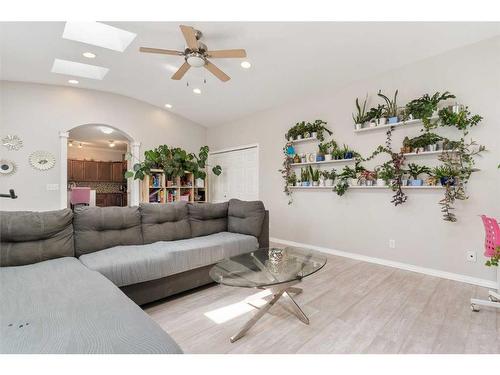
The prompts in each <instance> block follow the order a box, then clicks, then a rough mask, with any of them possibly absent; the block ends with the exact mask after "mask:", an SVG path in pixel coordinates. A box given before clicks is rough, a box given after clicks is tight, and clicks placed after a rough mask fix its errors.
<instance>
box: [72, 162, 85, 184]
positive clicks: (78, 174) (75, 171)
mask: <svg viewBox="0 0 500 375" xmlns="http://www.w3.org/2000/svg"><path fill="white" fill-rule="evenodd" d="M84 178H85V173H84V162H83V160H69V161H68V180H70V181H83V180H84Z"/></svg>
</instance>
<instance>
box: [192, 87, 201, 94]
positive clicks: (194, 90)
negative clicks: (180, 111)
mask: <svg viewBox="0 0 500 375" xmlns="http://www.w3.org/2000/svg"><path fill="white" fill-rule="evenodd" d="M193 92H194V93H195V94H201V90H200V89H199V88H196V89H193Z"/></svg>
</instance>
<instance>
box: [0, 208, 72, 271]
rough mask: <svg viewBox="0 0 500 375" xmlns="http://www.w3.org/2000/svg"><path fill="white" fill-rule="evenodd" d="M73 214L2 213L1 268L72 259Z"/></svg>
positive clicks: (68, 210) (65, 212)
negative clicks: (63, 258)
mask: <svg viewBox="0 0 500 375" xmlns="http://www.w3.org/2000/svg"><path fill="white" fill-rule="evenodd" d="M72 222H73V212H72V211H71V210H70V209H67V208H66V209H64V210H58V211H46V212H32V211H17V212H15V211H14V212H10V211H1V212H0V240H1V243H0V266H1V267H8V266H24V265H26V264H31V263H37V262H41V261H44V260H49V259H55V258H61V257H72V256H74V255H75V249H74V243H73V242H74V241H73V224H72Z"/></svg>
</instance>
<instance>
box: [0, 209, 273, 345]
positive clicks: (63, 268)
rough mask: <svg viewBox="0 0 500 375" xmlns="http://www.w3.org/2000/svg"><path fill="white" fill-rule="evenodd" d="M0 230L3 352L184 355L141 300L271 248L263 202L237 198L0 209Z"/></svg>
mask: <svg viewBox="0 0 500 375" xmlns="http://www.w3.org/2000/svg"><path fill="white" fill-rule="evenodd" d="M0 229H1V231H0V236H1V238H0V239H1V247H0V324H1V326H0V353H181V352H182V351H181V349H180V348H179V346H178V345H177V344H176V343H175V342H174V340H173V339H172V338H171V337H170V336H168V334H167V333H165V332H164V331H163V330H162V329H161V328H160V327H159V326H158V325H157V324H156V323H155V322H154V321H153V320H151V319H150V318H149V316H148V315H147V314H146V313H144V312H143V311H142V309H141V308H140V307H139V306H138V305H141V304H144V303H148V302H152V301H155V300H158V299H161V298H164V297H167V296H170V295H173V294H175V293H179V292H182V291H185V290H188V289H192V288H195V287H198V286H201V285H204V284H207V283H210V282H212V281H211V279H210V278H209V276H208V271H209V269H210V268H211V267H212V265H213V264H214V263H216V262H217V261H219V260H222V259H223V258H226V257H230V256H233V255H238V254H242V253H245V252H250V251H252V250H255V249H257V248H259V247H268V246H269V214H268V212H267V211H266V210H265V209H264V205H263V204H262V202H243V201H239V200H231V201H229V202H226V203H219V204H187V203H181V202H178V203H173V204H162V205H158V204H143V205H141V206H140V207H105V208H96V207H83V208H78V209H76V210H75V212H74V213H73V212H72V211H71V210H68V209H65V210H60V211H50V212H0ZM132 301H134V302H135V303H133V302H132Z"/></svg>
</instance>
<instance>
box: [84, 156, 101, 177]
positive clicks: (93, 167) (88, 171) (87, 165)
mask: <svg viewBox="0 0 500 375" xmlns="http://www.w3.org/2000/svg"><path fill="white" fill-rule="evenodd" d="M97 164H98V162H96V161H90V160H85V161H84V162H83V181H97Z"/></svg>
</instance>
